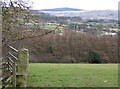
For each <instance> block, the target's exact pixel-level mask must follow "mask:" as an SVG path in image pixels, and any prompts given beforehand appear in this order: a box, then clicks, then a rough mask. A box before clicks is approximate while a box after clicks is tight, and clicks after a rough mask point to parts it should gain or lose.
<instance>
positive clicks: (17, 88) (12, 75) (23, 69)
mask: <svg viewBox="0 0 120 89" xmlns="http://www.w3.org/2000/svg"><path fill="white" fill-rule="evenodd" d="M8 48H9V51H8V55H7V56H6V58H7V61H6V62H5V64H4V65H6V67H4V66H3V68H2V70H3V71H6V72H3V76H2V77H3V78H2V80H1V81H2V89H5V88H8V89H9V87H11V88H12V89H23V88H25V87H27V70H28V63H29V53H28V49H25V48H22V49H20V50H17V49H15V48H14V47H12V46H10V45H8ZM11 88H10V89H11ZM0 89H1V88H0Z"/></svg>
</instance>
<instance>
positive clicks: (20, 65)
mask: <svg viewBox="0 0 120 89" xmlns="http://www.w3.org/2000/svg"><path fill="white" fill-rule="evenodd" d="M28 63H29V54H28V49H25V48H22V49H21V50H19V52H18V61H17V74H16V85H17V86H18V87H26V86H27V70H28Z"/></svg>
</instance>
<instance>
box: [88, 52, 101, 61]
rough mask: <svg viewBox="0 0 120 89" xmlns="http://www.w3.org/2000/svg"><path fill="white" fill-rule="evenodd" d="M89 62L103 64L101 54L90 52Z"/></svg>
mask: <svg viewBox="0 0 120 89" xmlns="http://www.w3.org/2000/svg"><path fill="white" fill-rule="evenodd" d="M88 62H89V63H101V62H102V61H101V57H100V54H99V53H98V52H96V51H94V50H90V51H89V53H88Z"/></svg>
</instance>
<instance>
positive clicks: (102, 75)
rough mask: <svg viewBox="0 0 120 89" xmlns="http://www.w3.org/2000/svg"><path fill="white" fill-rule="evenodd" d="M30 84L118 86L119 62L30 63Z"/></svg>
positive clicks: (39, 85) (44, 85)
mask: <svg viewBox="0 0 120 89" xmlns="http://www.w3.org/2000/svg"><path fill="white" fill-rule="evenodd" d="M28 86H32V87H117V86H118V65H117V64H39V63H38V64H30V65H29V73H28Z"/></svg>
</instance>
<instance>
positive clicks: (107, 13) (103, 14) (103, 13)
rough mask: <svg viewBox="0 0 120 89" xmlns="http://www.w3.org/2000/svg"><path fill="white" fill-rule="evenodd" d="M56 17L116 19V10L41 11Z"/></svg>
mask: <svg viewBox="0 0 120 89" xmlns="http://www.w3.org/2000/svg"><path fill="white" fill-rule="evenodd" d="M41 12H44V13H49V14H50V15H53V16H58V17H64V16H65V17H81V18H83V19H112V20H117V19H118V12H117V11H115V10H93V11H84V10H79V11H47V10H46V11H41Z"/></svg>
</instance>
